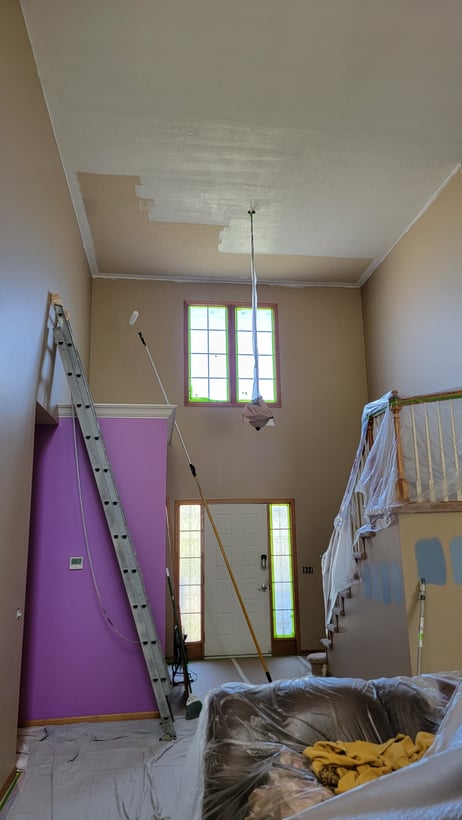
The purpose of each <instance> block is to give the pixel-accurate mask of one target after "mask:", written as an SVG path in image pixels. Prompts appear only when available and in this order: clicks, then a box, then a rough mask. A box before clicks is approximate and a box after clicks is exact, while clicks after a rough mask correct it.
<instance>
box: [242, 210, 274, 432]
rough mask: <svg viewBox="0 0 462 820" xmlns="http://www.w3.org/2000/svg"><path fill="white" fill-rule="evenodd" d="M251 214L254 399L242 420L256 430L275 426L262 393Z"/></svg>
mask: <svg viewBox="0 0 462 820" xmlns="http://www.w3.org/2000/svg"><path fill="white" fill-rule="evenodd" d="M248 214H249V216H250V274H251V280H252V352H253V387H252V401H251V402H250V404H247V405H246V406H245V408H244V411H243V413H242V421H246V422H247V423H248V424H250V425H251V427H253V428H254V430H261V428H262V427H265V425H269V426H270V427H274V417H273V413H272V411H271V410H270V408H269V407H268V405H267V404H266V403H265V402H264V401H263V397H262V396H261V394H260V383H259V382H260V376H259V360H258V330H257V318H258V296H257V272H256V269H255V243H254V238H253V218H254V216H255V211H254V210H253V208H252V209H250V211H248Z"/></svg>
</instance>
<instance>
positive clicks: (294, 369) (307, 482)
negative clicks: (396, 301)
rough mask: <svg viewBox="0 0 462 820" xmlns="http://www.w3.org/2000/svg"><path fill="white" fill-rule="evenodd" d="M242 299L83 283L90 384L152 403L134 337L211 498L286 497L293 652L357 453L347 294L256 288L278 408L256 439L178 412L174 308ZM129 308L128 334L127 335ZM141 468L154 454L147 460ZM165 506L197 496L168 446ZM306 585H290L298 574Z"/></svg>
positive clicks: (228, 419)
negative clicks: (292, 515) (270, 326)
mask: <svg viewBox="0 0 462 820" xmlns="http://www.w3.org/2000/svg"><path fill="white" fill-rule="evenodd" d="M184 299H198V300H203V299H209V300H217V299H218V300H244V301H245V300H249V299H250V287H246V286H231V285H229V286H228V285H213V286H212V285H198V284H196V285H193V284H170V283H169V284H167V283H161V282H153V281H151V282H142V281H132V282H129V281H124V280H114V281H110V280H107V279H96V280H93V297H92V345H91V365H90V382H91V387H92V392H93V396H94V398H95V400H96V401H100V402H135V403H144V402H149V403H157V402H162V401H163V398H162V394H161V392H160V390H159V388H158V385H157V383H156V379H155V376H154V374H153V372H152V370H151V368H150V365H149V361H148V359H147V356H146V354H145V351H144V348H143V347H142V345H141V343H140V341H139V338H138V335H137V330H138V329H140V330H142V331H143V333H144V336H145V339H146V342H147V344H148V347H149V349H150V351H151V354H152V356H153V359H154V361H155V364H156V367H157V369H158V371H159V374H160V377H161V379H162V382H163V383H164V387H165V390H166V393H167V396H168V398H169V401H170V402H171V403H172V404H178V411H177V420H178V424H179V426H180V430H181V432H182V435H183V438H184V440H185V442H186V446H187V449H188V451H189V454H190V456H191V459H192V461H193V463H194V464H195V466H196V468H197V471H198V476H199V480H200V483H201V486H202V489H203V491H204V493H205V495H206V496H207V497H208V498H211V499H217V498H220V499H227V498H229V499H236V498H238V499H240V498H243V499H246V498H250V499H264V498H280V497H284V498H291V497H293V498H295V506H296V537H297V551H298V568H299V577H298V583H299V596H300V603H301V643H302V647H303V648H305V649H311V648H318V647H319V639H320V638H321V637H322V635H323V634H324V627H323V607H322V596H321V572H320V555H321V553H322V552H323V551H324V550H325V549H326V547H327V544H328V542H329V538H330V535H331V530H332V525H333V519H334V516H335V515H336V513H337V511H338V507H339V504H340V500H341V497H342V495H343V492H344V488H345V483H346V480H347V478H348V475H349V472H350V469H351V464H352V460H353V456H354V452H355V450H356V447H357V443H358V436H359V430H360V417H361V411H362V408H363V405H364V402H365V377H364V352H363V341H362V323H361V304H360V293H359V291H358V290H351V289H333V288H325V289H319V288H303V289H291V288H277V287H265V286H260V288H259V301H260V303H262V302H265V301H267V302H275V303H277V305H278V315H279V339H280V357H281V381H282V395H283V406H282V407H281V408H280V409H277V410H276V411H275V417H276V427H274V428H264V429H263V430H261V431H259V432H256V431H255V430H253V429H252V428H250V427H249V426H248V425H246V424H244V423H242V421H241V412H240V410H239V409H238V408H207V407H194V408H185V407H184V406H183V393H184V387H183V300H184ZM134 309H138V310H139V311H140V318H139V321H138V324H137V326H136V327H135V328H130V327H129V326H128V319H129V316H130V314H131V312H132V311H133V310H134ZM153 458H155V454H154V453H153ZM169 496H170V499H171V501H172V502H173V500H178V499H195V498H197V493H196V487H195V484H194V482H193V480H192V477H191V474H190V471H189V469H188V466H187V463H186V459H185V456H184V453H183V450H182V449H181V446H180V445H179V442H178V441H177V440H175V441H174V444H173V445H172V447H171V448H170V453H169ZM304 564H306V565H313V566H314V567H315V574H314V575H307V574H305V575H302V574H301V567H302V565H304Z"/></svg>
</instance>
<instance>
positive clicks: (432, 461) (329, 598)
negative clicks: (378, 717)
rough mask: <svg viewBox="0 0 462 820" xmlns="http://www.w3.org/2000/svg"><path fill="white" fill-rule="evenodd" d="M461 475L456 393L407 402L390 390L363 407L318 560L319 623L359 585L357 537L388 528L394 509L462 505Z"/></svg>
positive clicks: (461, 402) (461, 397) (461, 430)
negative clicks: (322, 608) (329, 532)
mask: <svg viewBox="0 0 462 820" xmlns="http://www.w3.org/2000/svg"><path fill="white" fill-rule="evenodd" d="M461 470H462V392H455V391H454V392H450V393H437V394H429V395H425V396H413V397H406V398H402V397H400V396H398V395H397V394H395V393H392V392H389V393H386V394H385V395H384V396H382V397H381V398H380V399H378V400H377V401H375V402H371V403H370V404H367V405H366V406H365V408H364V411H363V414H362V420H361V436H360V441H359V445H358V449H357V451H356V456H355V460H354V464H353V468H352V470H351V473H350V477H349V480H348V484H347V488H346V490H345V495H344V496H343V499H342V503H341V506H340V511H339V513H338V515H337V517H336V519H335V521H334V531H333V533H332V536H331V539H330V542H329V546H328V548H327V550H326V552H325V553H324V555H323V558H322V573H323V589H324V605H325V618H326V625H327V624H329V623H330V622H331V620H332V614H333V609H334V607H335V605H336V600H337V597H338V596H339V595H340V594H341V593H342V592H343V591H344V590H345V589H347V588H348V587H350V586H351V585H352V584H355V583H358V582H360V581H361V577H360V575H359V571H358V565H357V561H356V558H357V557H358V550H357V544H358V542H359V541H360V539H361V538H362V537H363V536H367V535H370V534H372V533H375V532H378V531H379V530H382V529H385V528H386V527H388V526H389V525H390V523H391V522H392V520H393V515H394V512H395V509H394V508H396V506H397V505H399V504H402V503H417V504H425V503H430V504H435V503H439V502H443V503H444V502H450V501H462V472H461ZM359 552H360V551H359Z"/></svg>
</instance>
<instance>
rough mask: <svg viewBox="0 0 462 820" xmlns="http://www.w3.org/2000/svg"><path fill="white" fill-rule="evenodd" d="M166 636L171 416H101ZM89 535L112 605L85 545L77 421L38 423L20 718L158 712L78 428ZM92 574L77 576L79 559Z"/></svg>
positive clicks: (161, 631) (152, 600) (157, 617)
mask: <svg viewBox="0 0 462 820" xmlns="http://www.w3.org/2000/svg"><path fill="white" fill-rule="evenodd" d="M100 425H101V430H102V432H103V435H104V440H105V443H106V449H107V451H108V455H109V459H110V462H111V466H112V469H113V473H114V477H115V480H116V483H117V488H118V491H119V496H120V499H121V502H122V506H123V509H124V512H125V516H126V519H127V523H128V528H129V531H130V534H131V536H132V540H133V543H134V544H135V547H136V552H137V556H138V562H139V564H140V567H141V570H142V573H143V578H144V583H145V587H146V591H147V595H148V598H149V600H150V603H151V608H152V612H153V616H154V621H155V624H156V628H157V631H158V633H159V637H160V638H161V641H162V643H163V645H165V606H166V601H165V587H166V583H165V566H166V557H165V499H166V463H167V435H168V424H167V420H166V419H139V418H136V419H134V418H123V419H121V418H117V419H113V418H111V419H109V418H107V419H100ZM76 437H77V452H78V463H79V469H80V480H81V487H82V496H83V505H84V512H85V519H86V528H87V533H88V540H89V545H90V552H91V557H92V563H93V567H94V572H95V576H96V580H97V584H98V587H99V591H100V595H101V599H102V605H103V606H104V608H105V610H106V612H107V616H108V617H109V618H110V620H111V622H112V623H113V624H114V626H115V627H116V628H117V629H118V630H119V631H120V632H121V633H122V635H124V636H125V637H126V638H128V639H129V641H130V642H128V641H126V640H123V639H122V638H121V637H119V635H117V634H116V633H115V632H114V630H113V629H112V628H111V627H110V625H109V623H108V620H107V617H106V615H105V614H104V612H103V610H102V605H101V604H100V603H99V601H98V596H97V593H96V591H95V588H94V584H93V581H92V575H91V571H90V566H89V559H88V555H87V552H86V547H85V538H84V531H83V526H82V518H81V512H80V502H79V492H78V482H77V471H76V463H75V455H74V435H73V420H72V418H62V419H61V420H60V423H59V425H58V427H47V426H38V427H37V428H36V438H35V457H34V477H33V491H32V513H31V530H30V543H29V564H28V582H27V583H28V586H27V599H26V613H25V634H24V650H23V665H22V682H21V697H20V713H19V720H20V721H26V720H44V719H47V718H48V719H50V718H66V717H76V716H91V715H108V714H125V713H132V712H144V711H152V710H154V709H156V704H155V699H154V696H153V692H152V688H151V685H150V682H149V677H148V673H147V670H146V666H145V663H144V659H143V656H142V653H141V650H140V648H139V646H138V645H137V644H136V643H133V642H134V641H136V638H137V636H136V630H135V627H134V625H133V620H132V616H131V612H130V608H129V605H128V601H127V597H126V594H125V589H124V586H123V583H122V579H121V576H120V571H119V567H118V564H117V559H116V557H115V554H114V550H113V547H112V541H111V538H110V536H109V532H108V529H107V524H106V519H105V517H104V513H103V509H102V506H101V501H100V498H99V494H98V491H97V489H96V485H95V482H94V479H93V475H92V472H91V469H90V465H89V462H88V457H87V453H86V450H85V446H84V444H83V442H82V440H81V434H80V428H79V425H78V422H76ZM71 556H72V557H76V556H77V557H78V556H83V559H84V568H83V569H82V570H70V569H69V558H70V557H71Z"/></svg>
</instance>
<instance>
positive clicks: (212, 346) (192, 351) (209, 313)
mask: <svg viewBox="0 0 462 820" xmlns="http://www.w3.org/2000/svg"><path fill="white" fill-rule="evenodd" d="M257 347H258V371H259V378H258V386H259V390H260V394H261V396H262V398H263V399H264V400H265V402H266V403H267V404H271V405H276V406H279V404H280V391H279V376H278V374H279V367H278V344H277V308H276V305H261V306H259V307H258V308H257ZM254 361H255V360H254V352H253V346H252V308H251V307H250V305H246V304H229V303H226V304H216V303H202V304H192V303H189V302H186V303H185V403H186V404H191V405H196V404H214V405H243V404H248V403H249V402H250V401H251V400H252V390H253V381H254Z"/></svg>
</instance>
